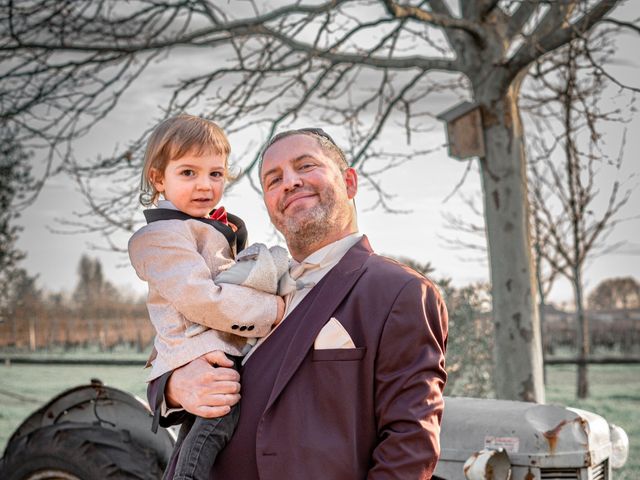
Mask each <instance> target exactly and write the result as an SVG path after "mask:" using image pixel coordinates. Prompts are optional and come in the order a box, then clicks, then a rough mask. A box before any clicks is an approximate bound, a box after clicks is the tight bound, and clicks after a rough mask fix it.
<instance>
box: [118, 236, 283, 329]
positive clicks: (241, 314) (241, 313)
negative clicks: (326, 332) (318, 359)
mask: <svg viewBox="0 0 640 480" xmlns="http://www.w3.org/2000/svg"><path fill="white" fill-rule="evenodd" d="M129 257H130V259H131V263H132V265H133V267H134V268H135V270H136V273H137V274H138V276H139V277H140V278H141V279H142V280H144V281H146V282H147V283H148V284H149V288H150V290H153V291H154V292H157V294H158V295H160V296H161V297H162V298H163V299H164V300H166V301H167V302H169V303H170V304H171V305H172V306H173V307H174V308H175V309H176V310H177V311H178V312H179V313H180V314H181V315H183V316H184V317H185V318H186V319H187V320H189V321H191V322H194V323H198V324H201V325H205V326H207V327H210V328H213V329H215V330H218V331H222V332H229V333H233V334H235V335H241V336H245V337H262V336H264V335H266V334H267V333H269V331H270V330H271V325H272V323H273V322H274V321H275V319H276V314H277V304H276V298H275V296H274V295H270V294H267V293H264V292H259V291H257V290H254V289H252V288H248V287H243V286H240V285H232V284H221V285H216V284H215V283H214V281H213V278H212V272H211V270H210V269H209V266H208V265H207V263H206V261H205V259H204V258H203V257H202V255H201V254H200V253H199V252H198V251H197V250H196V248H195V241H194V240H193V239H191V238H188V237H187V236H186V235H185V234H184V233H182V232H179V231H175V230H170V229H167V230H162V231H157V230H155V231H154V230H146V231H145V230H143V231H139V232H137V233H136V234H135V235H134V236H133V237H132V238H131V240H130V241H129ZM214 273H215V272H214ZM150 300H151V303H152V299H150ZM149 308H150V309H151V308H153V305H149ZM243 326H244V327H245V328H242V327H243Z"/></svg>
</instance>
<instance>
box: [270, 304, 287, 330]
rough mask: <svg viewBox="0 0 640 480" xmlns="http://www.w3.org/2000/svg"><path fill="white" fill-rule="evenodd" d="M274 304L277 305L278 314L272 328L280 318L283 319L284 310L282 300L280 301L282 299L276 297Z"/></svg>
mask: <svg viewBox="0 0 640 480" xmlns="http://www.w3.org/2000/svg"><path fill="white" fill-rule="evenodd" d="M276 302H277V304H278V313H277V315H276V321H275V322H273V326H274V327H275V326H276V325H278V324H279V323H280V322H281V321H282V317H284V308H285V305H284V300H283V299H282V297H278V296H276Z"/></svg>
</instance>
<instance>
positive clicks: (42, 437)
mask: <svg viewBox="0 0 640 480" xmlns="http://www.w3.org/2000/svg"><path fill="white" fill-rule="evenodd" d="M161 477H162V468H161V467H160V459H158V458H157V457H156V454H155V453H154V452H153V451H152V450H150V449H146V448H144V447H143V446H141V445H136V444H134V443H133V442H132V441H131V439H130V437H129V435H128V433H127V432H126V431H117V430H110V429H108V428H103V427H100V426H97V425H91V424H83V423H72V422H64V423H58V424H55V425H49V426H46V427H42V428H39V429H37V430H34V431H33V432H31V433H29V434H27V435H24V436H22V437H19V438H17V439H15V440H14V441H13V442H11V443H10V444H9V446H8V447H7V449H6V450H5V455H4V457H3V458H2V459H0V478H1V479H3V480H134V479H135V480H157V479H159V478H161Z"/></svg>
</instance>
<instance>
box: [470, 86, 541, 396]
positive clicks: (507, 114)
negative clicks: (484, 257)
mask: <svg viewBox="0 0 640 480" xmlns="http://www.w3.org/2000/svg"><path fill="white" fill-rule="evenodd" d="M496 83H497V85H496V84H493V86H492V82H491V81H485V82H484V83H483V84H484V85H485V86H487V87H486V91H485V92H482V91H479V90H480V89H476V100H477V101H478V103H480V105H481V107H482V119H483V129H484V143H485V152H486V156H485V158H483V159H481V160H480V162H481V166H482V187H483V192H484V209H485V219H486V232H487V240H488V249H489V261H490V270H491V285H492V296H493V318H494V323H495V340H496V341H495V351H494V359H495V383H496V395H497V397H498V398H503V399H511V400H525V401H529V402H540V403H542V402H544V383H543V375H542V370H543V369H542V344H541V341H540V324H539V319H538V312H537V308H536V296H537V295H536V286H535V279H534V275H533V258H532V254H531V240H530V236H529V235H530V232H529V204H528V197H527V180H526V163H525V162H526V161H525V153H524V138H523V132H522V121H521V118H520V114H519V112H518V105H517V102H518V93H519V89H520V84H521V80H520V79H517V80H514V81H513V82H512V83H511V86H510V87H509V88H508V90H507V92H506V94H502V95H501V94H500V93H499V92H498V89H499V88H500V87H499V86H498V85H499V83H498V82H496Z"/></svg>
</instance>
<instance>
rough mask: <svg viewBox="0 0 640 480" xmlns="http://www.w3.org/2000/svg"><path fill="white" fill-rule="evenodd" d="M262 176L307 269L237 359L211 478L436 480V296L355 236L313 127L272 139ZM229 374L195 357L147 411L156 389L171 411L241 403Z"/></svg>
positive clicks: (347, 205) (442, 340)
mask: <svg viewBox="0 0 640 480" xmlns="http://www.w3.org/2000/svg"><path fill="white" fill-rule="evenodd" d="M260 180H261V184H262V187H263V191H264V201H265V204H266V206H267V210H268V212H269V216H270V218H271V221H272V222H273V224H274V225H275V227H276V228H277V229H278V230H279V231H280V232H281V233H282V234H283V236H284V238H285V240H286V241H287V246H288V248H289V251H290V253H291V256H292V257H293V259H294V267H293V268H292V271H291V272H292V276H296V275H300V273H301V272H302V274H301V275H300V276H299V278H298V281H297V285H298V287H299V290H297V291H296V292H295V293H293V294H290V295H289V296H288V298H287V299H286V300H287V312H286V314H285V318H284V320H283V321H282V323H281V324H280V325H279V326H278V327H277V328H275V329H274V330H273V331H272V332H271V334H270V335H269V336H268V337H266V338H265V339H263V340H262V341H260V342H259V343H258V345H257V347H256V348H255V349H254V350H253V351H252V352H251V353H250V355H248V357H247V358H245V364H244V368H243V370H242V403H241V414H240V421H239V424H238V427H237V429H236V432H235V434H234V436H233V437H232V439H231V441H230V442H229V444H228V445H227V447H226V448H225V449H224V450H223V451H222V453H221V454H220V456H219V457H218V459H217V460H216V464H215V466H214V468H213V471H212V475H211V478H215V479H234V480H257V479H258V478H259V479H261V480H279V479H287V480H298V479H312V480H313V479H318V480H354V479H364V478H368V479H371V480H374V479H391V478H394V479H402V480H408V479H421V480H422V479H428V478H431V475H432V472H433V470H434V468H435V464H436V461H437V459H438V455H439V451H440V446H439V433H440V419H441V415H442V409H443V400H442V390H443V388H444V384H445V381H446V373H445V370H444V354H445V348H446V341H447V312H446V308H445V306H444V303H443V301H442V299H441V297H440V295H439V293H438V291H437V289H436V288H435V287H434V286H433V284H432V283H431V282H430V281H429V280H427V279H425V278H424V277H422V276H421V275H419V274H417V273H415V272H414V271H412V270H410V269H409V268H407V267H404V266H402V265H400V264H398V263H396V262H394V261H392V260H389V259H386V258H383V257H379V256H377V255H376V254H374V253H373V251H372V250H371V247H370V246H369V243H368V241H367V239H366V237H364V236H362V235H360V234H359V233H358V231H357V223H356V212H355V206H354V202H353V199H354V197H355V195H356V192H357V187H358V185H357V174H356V172H355V170H354V169H352V168H349V166H348V164H347V162H346V159H345V157H344V154H343V153H342V151H341V150H340V149H339V148H338V147H337V146H336V145H335V143H334V142H333V140H331V138H330V137H329V136H328V135H327V134H326V133H324V132H323V131H322V130H318V129H301V130H293V131H289V132H285V133H281V134H279V135H277V136H276V137H274V138H273V139H272V140H271V142H270V143H269V145H268V146H267V148H266V149H265V150H264V152H263V156H262V164H261V168H260ZM399 237H400V235H399ZM398 240H399V241H401V238H399V239H398ZM294 272H295V273H294ZM238 314H239V315H241V312H239V313H238ZM209 364H218V365H220V366H221V367H220V368H216V369H212V368H211V367H210V365H209ZM230 365H231V364H230V362H228V361H226V360H225V359H224V358H223V356H221V355H220V353H219V352H214V353H211V354H208V355H206V356H205V357H201V358H200V359H197V360H195V361H194V362H192V363H191V364H189V365H186V366H184V367H181V368H180V369H177V370H176V371H174V373H173V374H172V375H171V376H170V377H169V380H168V382H167V384H166V387H165V386H164V385H163V382H156V383H155V384H154V385H152V386H151V387H150V400H151V403H152V404H153V405H158V404H159V403H161V402H159V400H160V399H162V395H157V394H158V393H162V391H164V392H165V395H166V402H167V404H168V406H169V407H172V406H182V407H183V408H185V409H186V410H187V411H189V412H191V413H194V414H196V415H201V416H210V417H215V416H219V415H223V414H225V413H226V412H227V411H228V409H229V406H230V405H233V404H234V403H235V402H236V401H237V400H238V398H239V395H238V392H239V383H238V377H237V374H236V373H235V372H234V371H233V370H231V369H228V368H222V367H227V366H230ZM179 417H180V414H174V415H173V417H172V415H169V417H168V419H165V420H164V423H171V421H172V420H173V421H175V420H176V419H178V418H179ZM164 423H163V424H164Z"/></svg>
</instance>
